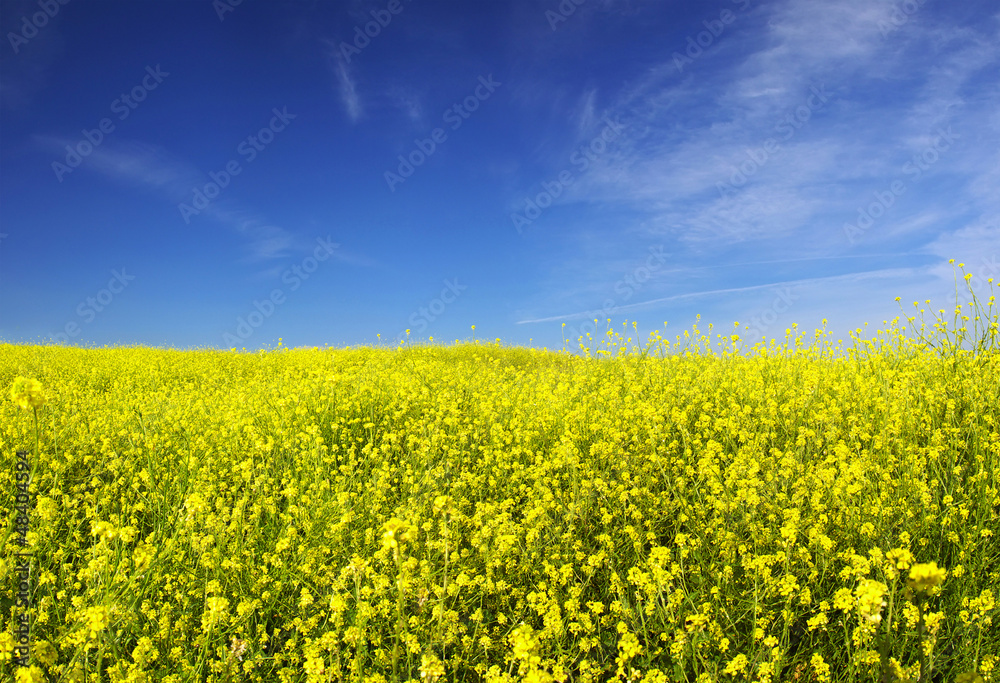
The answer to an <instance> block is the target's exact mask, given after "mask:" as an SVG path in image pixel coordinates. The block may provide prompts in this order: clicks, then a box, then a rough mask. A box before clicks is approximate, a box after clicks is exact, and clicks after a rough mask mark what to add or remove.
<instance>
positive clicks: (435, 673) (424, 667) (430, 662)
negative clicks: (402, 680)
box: [420, 652, 444, 681]
mask: <svg viewBox="0 0 1000 683" xmlns="http://www.w3.org/2000/svg"><path fill="white" fill-rule="evenodd" d="M442 676H444V662H442V661H441V660H440V659H438V656H437V655H436V654H434V653H433V652H431V653H429V654H425V655H423V656H421V657H420V677H421V678H425V679H427V680H428V681H435V680H437V679H438V678H440V677H442Z"/></svg>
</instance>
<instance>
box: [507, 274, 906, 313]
mask: <svg viewBox="0 0 1000 683" xmlns="http://www.w3.org/2000/svg"><path fill="white" fill-rule="evenodd" d="M796 260H801V259H787V260H781V261H775V262H774V263H790V262H794V261H796ZM767 263H769V262H767V261H761V262H757V264H743V265H763V264H767ZM674 272H676V271H674ZM909 272H910V271H908V270H906V271H904V270H900V269H878V270H870V271H863V272H856V273H848V274H845V275H832V276H826V277H816V278H801V279H797V280H781V281H776V282H767V283H764V284H759V285H748V286H744V287H725V288H720V289H706V290H701V291H697V292H686V293H684V294H673V295H671V296H663V297H657V298H655V299H647V300H645V301H639V302H636V303H632V304H621V305H616V306H615V307H614V312H615V314H616V315H618V314H621V313H629V312H633V311H642V310H650V309H656V308H660V307H662V306H663V304H668V303H673V302H677V301H691V300H697V299H704V298H708V297H719V296H721V295H732V294H743V293H746V292H756V291H762V290H772V289H775V288H778V287H800V286H805V285H834V284H838V283H843V282H859V281H863V280H870V279H887V278H894V277H898V276H899V275H900V274H902V273H909ZM593 314H594V310H593V309H589V310H585V311H576V312H574V313H565V314H562V315H554V316H548V317H545V318H530V319H527V320H519V321H518V323H517V324H518V325H526V324H530V323H546V322H559V321H563V320H579V319H582V318H587V317H590V316H592V315H593Z"/></svg>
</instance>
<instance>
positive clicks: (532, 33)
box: [0, 0, 1000, 349]
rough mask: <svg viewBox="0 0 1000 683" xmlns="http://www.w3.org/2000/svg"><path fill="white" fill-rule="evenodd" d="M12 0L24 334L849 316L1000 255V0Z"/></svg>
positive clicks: (838, 327) (447, 334) (506, 333)
mask: <svg viewBox="0 0 1000 683" xmlns="http://www.w3.org/2000/svg"><path fill="white" fill-rule="evenodd" d="M0 10H2V11H0V33H2V35H3V38H4V39H3V44H2V45H0V339H3V340H5V341H10V342H18V343H35V342H38V341H41V340H46V339H54V340H56V341H62V342H66V343H70V344H77V345H94V344H97V345H104V344H146V345H156V346H172V347H180V348H189V347H218V348H229V347H234V346H235V347H246V348H248V349H249V348H261V347H267V346H274V345H276V344H277V340H278V338H279V337H282V338H283V340H284V343H285V344H286V345H288V346H305V345H308V346H313V345H319V346H323V345H326V344H329V345H332V346H345V345H358V344H372V343H377V342H378V338H377V336H376V335H378V334H381V340H382V341H388V342H393V341H394V340H395V339H396V338H397V336H398V335H399V333H400V332H402V331H403V330H405V329H407V328H409V329H410V330H411V335H412V336H413V337H414V338H419V339H427V338H428V337H433V338H434V339H435V341H439V342H451V341H453V340H455V339H468V338H470V337H471V336H472V335H475V336H476V337H477V338H479V339H489V340H492V339H494V338H497V337H499V338H501V339H502V340H503V341H504V342H506V343H510V344H529V343H530V344H533V345H536V346H548V347H549V348H552V347H560V346H561V344H562V342H561V339H562V336H563V334H567V336H570V335H573V336H575V335H576V334H578V333H579V332H580V331H586V330H587V329H588V328H587V327H586V323H587V321H588V320H592V319H593V318H595V317H597V318H600V319H601V320H602V321H603V320H604V319H606V318H608V317H611V318H612V319H613V320H614V321H615V324H616V325H620V324H621V322H622V321H625V320H628V321H630V322H631V321H635V322H636V323H637V324H638V326H639V330H640V332H641V333H642V335H641V336H645V332H648V330H650V329H654V328H657V327H659V328H662V326H663V323H664V322H665V321H666V322H667V323H668V326H667V334H668V336H672V335H674V334H678V333H680V332H681V331H683V330H684V329H686V328H688V327H689V326H690V325H691V324H692V323H693V322H694V321H695V316H696V315H698V314H700V315H701V320H702V323H703V324H702V327H704V324H705V323H708V322H712V323H715V325H716V331H728V330H730V329H731V326H732V323H733V322H734V321H740V323H741V326H748V327H749V328H750V329H745V330H743V334H744V337H745V338H747V339H751V340H754V339H759V338H760V337H762V336H768V337H770V336H778V337H783V336H784V330H785V328H786V327H788V326H790V325H791V324H792V323H793V322H795V323H798V324H799V326H800V328H801V329H806V330H812V329H814V328H815V327H817V326H818V325H819V324H820V321H821V320H822V319H823V318H827V319H828V320H829V325H830V328H831V329H832V330H833V331H834V333H835V334H836V335H839V336H844V335H846V331H847V330H849V329H852V328H854V327H858V326H861V325H863V324H864V323H865V322H868V323H870V328H871V327H877V326H878V325H879V324H880V323H881V322H882V321H883V320H885V319H888V318H891V317H892V316H894V315H895V314H896V313H898V310H899V309H898V307H897V304H896V302H895V300H894V299H895V297H896V296H901V297H902V298H903V300H904V301H908V302H911V301H913V300H915V299H920V300H923V299H925V298H931V299H933V300H934V303H935V304H938V303H940V304H941V305H942V306H944V305H946V304H947V302H948V297H949V296H952V297H953V292H954V284H953V276H952V269H951V266H950V265H948V259H949V258H955V259H956V260H958V261H962V262H965V264H966V268H967V270H968V271H970V272H972V273H973V274H974V276H975V279H974V283H977V284H979V285H982V286H986V285H985V279H986V278H988V277H997V278H998V279H1000V265H998V259H1000V144H998V143H1000V7H998V6H997V4H996V3H995V2H993V1H992V0H990V1H985V0H969V1H966V2H962V3H945V2H940V0H907V2H883V1H881V0H783V1H782V0H779V1H770V0H763V1H761V0H736V1H732V0H719V2H716V3H701V2H699V3H695V2H663V1H662V0H657V1H648V2H647V1H643V0H563V1H562V2H559V1H558V0H511V1H509V2H489V3H486V2H484V3H456V2H443V1H435V0H391V1H390V0H373V1H368V0H346V1H344V2H265V1H264V0H244V1H243V2H241V3H239V4H237V3H236V2H235V0H216V2H210V1H209V0H205V1H195V0H191V1H187V0H173V1H167V0H163V1H155V2H154V1H151V0H146V1H136V0H130V1H128V2H111V1H107V0H93V1H91V0H86V1H85V0H69V1H66V2H65V4H63V2H60V1H59V0H41V1H39V0H34V1H26V0H25V1H22V0H0ZM936 307H937V306H935V308H936ZM563 323H565V324H566V325H565V328H564V327H563ZM471 325H476V330H475V332H474V333H473V332H472V331H471V329H470V326H471ZM590 329H592V328H590ZM602 329H603V322H602Z"/></svg>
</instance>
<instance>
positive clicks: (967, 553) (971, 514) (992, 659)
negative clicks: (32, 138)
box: [0, 281, 1000, 683]
mask: <svg viewBox="0 0 1000 683" xmlns="http://www.w3.org/2000/svg"><path fill="white" fill-rule="evenodd" d="M990 286H991V287H992V281H991V282H990ZM991 293H992V292H991ZM927 310H928V311H929V310H931V309H929V308H928V309H927ZM627 332H628V328H625V329H624V330H623V331H621V332H615V331H609V334H608V336H607V337H606V338H604V339H599V340H589V339H584V340H582V344H581V348H579V349H577V348H575V347H573V348H571V349H570V350H565V349H564V350H563V351H562V352H553V351H544V350H533V349H526V348H511V347H505V346H503V345H501V344H499V343H494V342H489V343H487V342H482V341H480V342H477V341H475V340H471V341H468V342H464V343H459V344H455V345H451V346H441V345H426V344H424V345H421V344H404V345H402V346H401V347H399V348H379V347H367V348H353V349H287V348H285V347H283V346H279V348H278V349H276V350H272V351H267V352H255V353H249V352H238V351H225V352H224V351H211V350H203V351H179V350H162V349H153V348H92V349H79V348H65V347H58V346H22V345H3V346H0V386H2V387H3V388H4V390H5V393H4V396H3V398H2V401H0V461H2V468H0V501H2V505H0V511H2V512H3V514H4V517H3V519H4V523H5V527H4V531H3V532H2V533H3V534H4V554H3V557H2V559H0V586H2V590H0V675H2V676H3V677H4V679H5V680H8V679H12V678H14V676H15V675H16V677H17V680H18V681H110V682H115V683H118V682H126V681H127V682H129V683H139V682H153V681H157V682H163V683H182V682H185V681H219V682H222V681H282V682H291V681H304V682H308V683H319V682H320V681H372V682H376V681H377V682H383V681H429V682H430V681H441V682H444V681H463V682H465V681H468V682H473V681H490V682H501V681H560V682H561V681H585V682H586V681H631V682H638V681H649V682H663V681H689V682H694V681H697V682H699V683H702V682H708V681H760V682H770V681H775V682H776V681H797V682H801V683H806V682H822V683H826V682H831V681H844V682H848V681H851V682H853V681H885V682H888V681H917V680H921V681H931V680H933V681H948V682H949V683H951V682H953V681H960V682H972V681H998V680H1000V673H998V660H1000V628H997V625H996V618H997V612H996V600H997V597H998V596H997V590H998V589H997V586H998V585H1000V543H998V540H997V535H998V534H1000V489H998V485H997V477H996V474H995V472H996V471H997V469H998V468H1000V354H998V352H997V351H998V345H1000V344H998V342H1000V339H998V337H997V313H996V307H995V300H994V298H993V297H992V296H989V297H988V301H984V302H981V301H980V300H979V299H974V300H972V301H971V302H970V303H969V304H966V305H960V306H958V308H957V309H956V310H955V311H954V315H952V311H948V312H947V313H946V312H944V311H939V312H937V313H930V320H929V322H927V323H925V322H924V316H922V315H921V307H920V305H915V308H914V310H913V313H912V314H910V313H904V314H902V315H901V316H900V317H899V318H897V319H896V320H893V321H888V322H887V323H886V324H885V325H884V326H883V329H881V330H880V331H879V332H877V333H875V334H874V335H873V336H872V337H871V338H863V335H862V333H863V331H862V330H858V331H857V332H856V333H855V334H852V338H851V339H849V340H844V341H838V340H834V339H832V338H831V336H830V334H829V333H827V332H825V331H824V330H823V329H820V330H817V331H815V332H812V333H809V334H806V333H803V332H800V331H799V330H798V329H797V328H793V329H789V330H788V331H787V333H786V335H785V337H784V339H780V340H768V341H767V342H762V343H759V344H757V345H756V346H754V347H752V348H747V347H746V346H745V345H743V344H742V342H741V341H740V340H739V338H738V334H739V327H738V326H734V328H733V329H732V331H731V332H729V333H727V334H722V335H719V334H716V333H713V331H712V329H711V328H710V329H709V330H708V331H701V330H699V329H698V327H697V326H695V327H694V328H693V329H691V330H690V331H687V332H685V333H683V334H682V335H680V336H676V337H673V338H672V339H670V338H666V337H664V336H660V335H654V336H653V337H652V338H650V339H649V340H648V342H644V343H643V344H641V345H640V344H638V343H637V342H634V341H631V340H630V339H629V337H628V334H627ZM661 334H663V335H665V334H666V333H665V332H663V333H661ZM18 451H23V452H25V455H24V456H23V457H21V458H20V459H19V457H18V455H17V452H18ZM19 463H21V464H20V465H19ZM24 463H30V465H27V466H28V467H29V468H30V469H31V470H32V472H33V474H32V478H31V485H30V490H31V494H32V495H31V503H30V505H28V506H27V510H28V514H27V521H26V526H25V525H24V524H22V522H24V521H25V520H24V519H23V518H20V521H18V520H19V517H18V505H17V496H18V479H17V477H18V475H19V474H20V473H22V472H23V471H24V468H25V467H26V465H25V464H24ZM22 532H23V540H24V541H25V542H26V544H27V545H26V547H22V546H21V545H20V541H19V539H20V538H22ZM24 552H28V553H30V556H29V558H28V561H29V564H30V577H28V581H27V583H25V584H22V583H21V581H22V575H21V572H20V570H19V568H20V567H22V566H23V563H21V562H22V559H23V558H22V557H21V556H19V555H18V553H24ZM19 563H21V564H19ZM21 588H26V589H27V594H26V598H27V599H26V600H24V599H21V598H19V595H21V593H20V592H19V591H20V590H21ZM22 597H25V596H22ZM19 602H20V603H22V604H18V603H19ZM22 613H26V614H27V615H28V617H29V619H30V637H29V638H28V639H27V642H30V655H29V657H30V661H27V662H25V661H21V660H20V659H19V657H20V654H19V652H22V651H19V650H17V647H18V645H19V642H22V641H21V640H20V636H19V631H18V625H19V624H20V623H22V622H21V621H20V615H21V614H22ZM22 664H23V666H21V665H22Z"/></svg>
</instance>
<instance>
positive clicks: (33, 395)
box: [10, 377, 45, 409]
mask: <svg viewBox="0 0 1000 683" xmlns="http://www.w3.org/2000/svg"><path fill="white" fill-rule="evenodd" d="M10 398H11V400H12V401H14V403H16V404H17V405H18V406H20V407H21V408H24V409H28V408H41V407H42V406H43V405H45V392H44V390H43V389H42V383H41V382H39V381H38V380H37V379H29V378H27V377H17V378H15V379H14V382H13V383H12V384H11V385H10Z"/></svg>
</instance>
